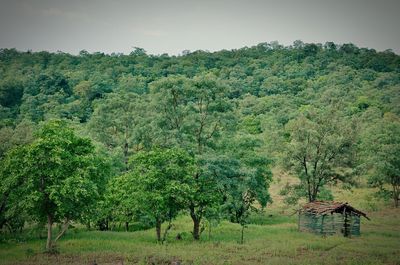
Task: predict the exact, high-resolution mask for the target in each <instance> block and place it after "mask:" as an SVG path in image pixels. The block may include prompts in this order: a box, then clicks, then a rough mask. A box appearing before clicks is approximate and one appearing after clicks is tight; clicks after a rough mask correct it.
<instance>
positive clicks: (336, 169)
mask: <svg viewBox="0 0 400 265" xmlns="http://www.w3.org/2000/svg"><path fill="white" fill-rule="evenodd" d="M287 131H288V133H290V141H289V143H288V145H287V153H286V158H287V161H288V166H289V168H290V169H291V170H292V172H293V173H294V174H295V175H296V176H297V177H298V178H299V180H300V183H299V184H297V185H295V186H294V187H293V188H294V189H293V190H294V191H303V192H304V193H300V194H305V195H306V197H307V199H308V201H310V202H313V201H315V200H317V199H318V196H319V194H320V192H321V190H322V189H323V188H324V187H325V186H326V185H327V184H334V183H337V182H342V183H352V181H353V180H352V175H353V173H354V171H353V164H354V162H355V147H356V145H355V144H356V136H357V135H356V132H357V130H356V123H354V122H352V121H351V120H348V119H347V118H346V117H343V116H340V114H339V113H338V111H336V110H334V109H328V110H316V109H313V108H310V109H309V110H306V111H305V112H304V113H302V114H300V116H299V117H298V118H297V119H295V120H292V121H290V122H289V124H288V125H287Z"/></svg>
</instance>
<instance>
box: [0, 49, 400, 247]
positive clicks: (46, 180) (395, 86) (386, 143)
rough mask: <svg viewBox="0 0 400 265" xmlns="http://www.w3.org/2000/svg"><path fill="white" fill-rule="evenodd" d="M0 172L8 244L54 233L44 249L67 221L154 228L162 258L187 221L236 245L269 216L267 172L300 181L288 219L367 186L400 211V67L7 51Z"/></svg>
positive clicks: (370, 61)
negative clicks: (179, 219)
mask: <svg viewBox="0 0 400 265" xmlns="http://www.w3.org/2000/svg"><path fill="white" fill-rule="evenodd" d="M0 159H1V161H0V163H1V166H0V174H1V182H0V191H1V192H0V194H1V197H0V229H1V231H2V232H4V233H6V232H7V231H8V232H11V233H12V232H13V231H17V230H20V229H22V228H23V226H24V225H26V224H33V223H35V224H38V225H41V226H42V227H44V226H45V225H47V228H48V241H47V249H51V248H52V247H53V246H54V245H55V242H56V241H57V240H58V239H59V238H60V237H61V236H62V235H63V233H64V232H65V231H66V230H67V228H68V226H69V224H70V223H71V222H72V221H74V222H75V223H81V224H84V225H86V226H87V227H88V228H91V229H99V230H108V229H111V226H112V225H115V224H123V227H125V228H126V230H129V229H132V226H131V225H132V224H133V223H135V225H136V226H135V227H136V228H135V229H141V228H148V227H155V228H156V236H157V240H158V241H159V242H164V241H165V239H166V235H167V233H168V231H169V229H170V228H171V224H172V222H173V220H174V218H176V216H177V215H178V214H186V215H188V216H190V218H191V220H192V222H193V225H192V227H193V229H192V236H193V238H194V239H195V240H197V239H199V238H200V237H201V234H202V232H203V230H204V227H205V226H204V225H205V224H206V223H207V222H208V223H211V222H214V221H218V220H222V219H224V220H229V221H231V222H233V223H238V224H240V225H241V226H242V233H243V229H244V228H245V226H246V223H247V219H248V217H249V215H250V213H251V212H252V211H259V210H260V209H263V208H265V207H268V205H269V204H270V203H271V202H273V200H274V198H273V197H272V196H270V193H269V192H268V188H269V186H270V184H271V182H272V181H273V180H274V176H273V174H272V169H274V168H280V169H282V170H284V171H286V172H288V174H290V175H292V176H294V177H295V178H297V182H294V183H293V182H291V183H289V182H288V183H287V185H285V187H284V189H282V191H281V194H282V196H285V198H286V199H285V202H286V203H287V204H289V205H297V203H298V202H299V200H303V201H304V200H305V201H310V202H311V201H316V200H331V199H334V198H333V195H332V193H331V191H330V188H331V187H332V186H337V187H340V188H343V189H347V188H351V187H354V186H371V187H376V188H377V191H378V192H377V193H376V194H375V195H376V196H380V197H381V198H385V199H387V201H388V202H390V203H391V204H393V205H394V206H395V207H398V205H399V200H400V56H399V55H397V54H395V53H393V52H392V51H390V50H387V51H383V52H377V51H375V50H373V49H367V48H358V47H356V46H355V45H353V44H342V45H338V44H335V43H331V42H328V43H325V44H313V43H310V44H308V43H303V42H301V41H296V42H294V43H293V45H291V46H283V45H280V44H279V43H277V42H272V43H260V44H258V45H256V46H253V47H250V48H248V47H245V48H241V49H237V50H222V51H218V52H206V51H201V50H200V51H194V52H190V51H184V52H183V53H182V55H179V56H169V55H168V54H162V55H149V54H146V51H145V50H144V49H142V48H135V49H134V50H133V51H132V52H131V53H130V54H129V55H124V54H114V53H113V54H104V53H101V52H96V53H89V52H87V51H84V50H83V51H81V52H80V53H79V55H70V54H67V53H63V52H57V53H49V52H31V51H27V52H21V51H17V50H15V49H1V50H0ZM56 223H57V224H60V225H61V226H62V229H60V232H59V234H58V235H52V229H51V227H52V226H53V224H56ZM162 225H163V227H162ZM242 235H243V234H242ZM242 239H243V237H242Z"/></svg>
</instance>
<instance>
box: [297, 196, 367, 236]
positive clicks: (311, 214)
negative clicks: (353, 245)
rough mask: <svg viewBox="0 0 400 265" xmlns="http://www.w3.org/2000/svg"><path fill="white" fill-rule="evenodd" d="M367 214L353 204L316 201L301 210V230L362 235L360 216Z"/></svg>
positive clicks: (324, 233)
mask: <svg viewBox="0 0 400 265" xmlns="http://www.w3.org/2000/svg"><path fill="white" fill-rule="evenodd" d="M361 216H363V217H365V218H367V219H368V220H369V218H368V217H367V215H366V214H365V213H363V212H361V211H359V210H357V209H355V208H354V207H352V206H351V205H349V204H348V203H347V202H346V203H341V202H333V201H315V202H310V203H307V204H306V205H304V206H303V207H302V208H301V209H300V210H299V220H298V226H299V231H306V232H312V233H317V234H322V235H332V234H339V233H340V234H343V235H344V236H346V237H350V236H359V235H360V218H361Z"/></svg>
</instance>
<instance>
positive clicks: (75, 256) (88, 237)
mask: <svg viewBox="0 0 400 265" xmlns="http://www.w3.org/2000/svg"><path fill="white" fill-rule="evenodd" d="M370 193H371V191H370V190H368V189H358V190H356V191H353V192H348V191H345V192H336V194H335V195H337V198H338V200H341V201H343V200H347V201H349V202H350V203H352V204H354V205H355V206H356V207H362V206H364V207H370V208H367V209H366V208H360V209H362V210H366V211H367V213H368V216H369V217H370V218H371V221H368V220H365V219H362V224H361V236H360V237H355V238H344V237H341V236H327V237H323V236H320V235H314V234H309V233H301V232H298V231H297V224H296V220H297V216H296V215H292V216H290V214H291V213H292V212H293V210H288V209H285V206H284V205H283V204H281V203H276V204H272V205H271V206H270V208H268V209H266V210H265V212H263V213H259V214H254V215H252V216H251V218H250V221H251V222H250V224H249V225H248V227H247V228H246V229H245V243H244V244H243V245H241V244H239V243H238V241H239V239H240V226H239V225H237V224H232V223H229V222H226V221H224V222H222V223H220V224H219V225H218V226H217V227H213V228H212V234H211V238H208V231H207V230H206V231H204V233H203V235H202V239H201V240H200V241H199V242H194V241H193V240H192V238H191V234H190V230H191V220H190V218H189V217H187V216H181V217H179V218H178V219H177V220H176V221H175V224H174V227H173V229H172V231H171V232H170V235H169V238H168V240H167V243H166V244H165V245H159V244H157V243H156V242H155V231H154V229H149V230H145V231H136V232H110V231H108V232H100V231H86V230H85V229H84V228H82V227H76V228H73V229H70V230H69V231H68V233H67V235H66V236H65V237H64V238H62V239H61V240H60V242H59V244H58V247H59V250H60V254H58V255H46V254H43V246H44V244H45V241H44V240H43V239H42V240H39V239H37V238H36V237H34V236H32V234H31V235H28V236H27V235H26V234H23V235H21V236H20V237H19V238H18V240H14V239H13V240H11V239H7V240H4V241H3V242H2V243H0V264H8V265H9V264H46V265H48V264H68V265H75V264H93V261H94V260H96V262H97V264H98V265H102V264H110V265H111V264H122V263H121V262H123V264H173V262H174V261H180V262H181V264H328V265H329V264H360V265H361V264H363V265H364V264H400V221H399V220H400V209H393V208H390V207H389V206H387V205H386V204H385V203H383V202H380V201H375V202H371V201H369V197H368V196H369V194H370ZM372 204H374V205H372ZM371 205H372V206H371ZM177 233H182V237H183V239H182V240H180V241H177V240H175V236H176V234H177Z"/></svg>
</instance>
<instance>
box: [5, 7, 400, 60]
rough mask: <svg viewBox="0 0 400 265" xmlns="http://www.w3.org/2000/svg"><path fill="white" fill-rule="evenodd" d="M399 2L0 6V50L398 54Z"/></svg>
mask: <svg viewBox="0 0 400 265" xmlns="http://www.w3.org/2000/svg"><path fill="white" fill-rule="evenodd" d="M399 11H400V1H399V0H276V1H272V0H240V1H239V0H197V1H196V0H130V1H129V0H109V1H107V0H0V48H17V49H18V50H22V51H26V50H33V51H42V50H46V51H52V52H56V51H62V52H68V53H72V54H78V53H79V51H81V50H87V51H88V52H104V53H113V52H115V53H125V54H127V53H129V52H130V51H132V50H133V49H134V47H141V48H144V49H145V50H146V51H147V52H148V53H149V54H156V55H157V54H163V53H168V54H170V55H178V54H180V53H181V52H182V51H183V50H190V51H195V50H207V51H217V50H222V49H227V50H230V49H238V48H242V47H245V46H247V47H250V46H253V45H257V44H258V43H261V42H271V41H278V42H279V43H281V44H283V45H291V44H292V43H293V41H295V40H302V41H303V42H305V43H311V42H313V43H325V42H327V41H333V42H335V43H338V44H343V43H350V42H351V43H354V44H355V45H357V46H358V47H367V48H373V49H376V50H377V51H383V50H386V49H392V50H393V51H394V52H396V53H397V54H400V15H399V13H400V12H399Z"/></svg>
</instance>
